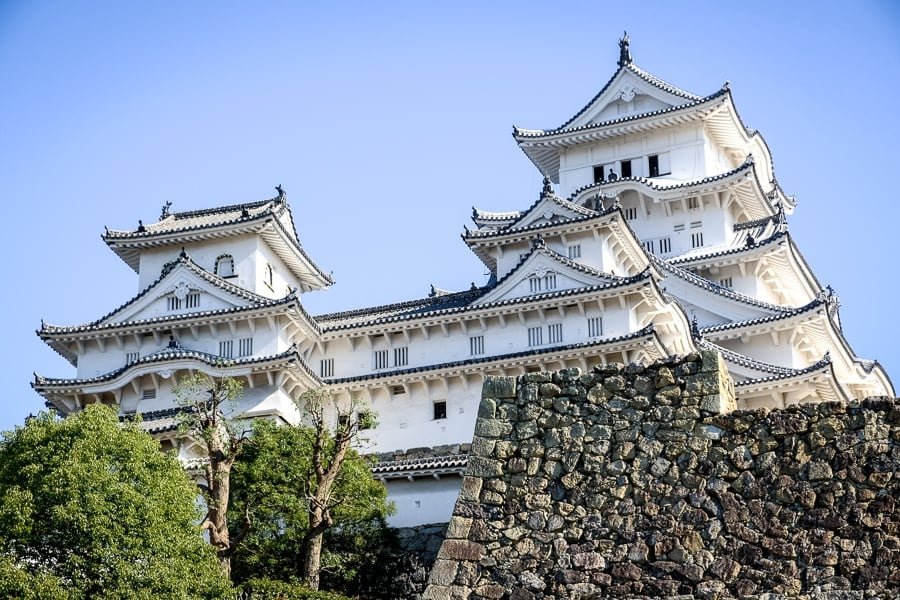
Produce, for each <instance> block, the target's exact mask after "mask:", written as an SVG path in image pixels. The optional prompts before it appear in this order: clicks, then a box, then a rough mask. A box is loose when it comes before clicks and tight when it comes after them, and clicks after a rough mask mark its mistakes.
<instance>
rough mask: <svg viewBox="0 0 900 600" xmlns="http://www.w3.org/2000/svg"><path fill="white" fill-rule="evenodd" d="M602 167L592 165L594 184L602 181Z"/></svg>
mask: <svg viewBox="0 0 900 600" xmlns="http://www.w3.org/2000/svg"><path fill="white" fill-rule="evenodd" d="M603 175H604V173H603V165H594V183H600V182H601V181H603Z"/></svg>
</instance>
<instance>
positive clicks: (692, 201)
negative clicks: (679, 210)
mask: <svg viewBox="0 0 900 600" xmlns="http://www.w3.org/2000/svg"><path fill="white" fill-rule="evenodd" d="M688 208H690V209H695V208H700V199H699V198H688Z"/></svg>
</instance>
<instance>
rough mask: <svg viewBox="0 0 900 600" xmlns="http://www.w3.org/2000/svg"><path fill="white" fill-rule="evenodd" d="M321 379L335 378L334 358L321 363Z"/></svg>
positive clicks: (323, 360) (325, 359)
mask: <svg viewBox="0 0 900 600" xmlns="http://www.w3.org/2000/svg"><path fill="white" fill-rule="evenodd" d="M319 377H334V359H333V358H323V359H322V360H320V361H319Z"/></svg>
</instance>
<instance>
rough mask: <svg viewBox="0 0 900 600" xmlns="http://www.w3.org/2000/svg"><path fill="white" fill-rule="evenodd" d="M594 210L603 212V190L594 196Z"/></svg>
mask: <svg viewBox="0 0 900 600" xmlns="http://www.w3.org/2000/svg"><path fill="white" fill-rule="evenodd" d="M594 210H596V211H597V212H603V194H602V193H601V192H597V195H596V196H594Z"/></svg>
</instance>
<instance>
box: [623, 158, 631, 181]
mask: <svg viewBox="0 0 900 600" xmlns="http://www.w3.org/2000/svg"><path fill="white" fill-rule="evenodd" d="M621 171H622V177H631V161H630V160H623V161H622V168H621Z"/></svg>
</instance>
